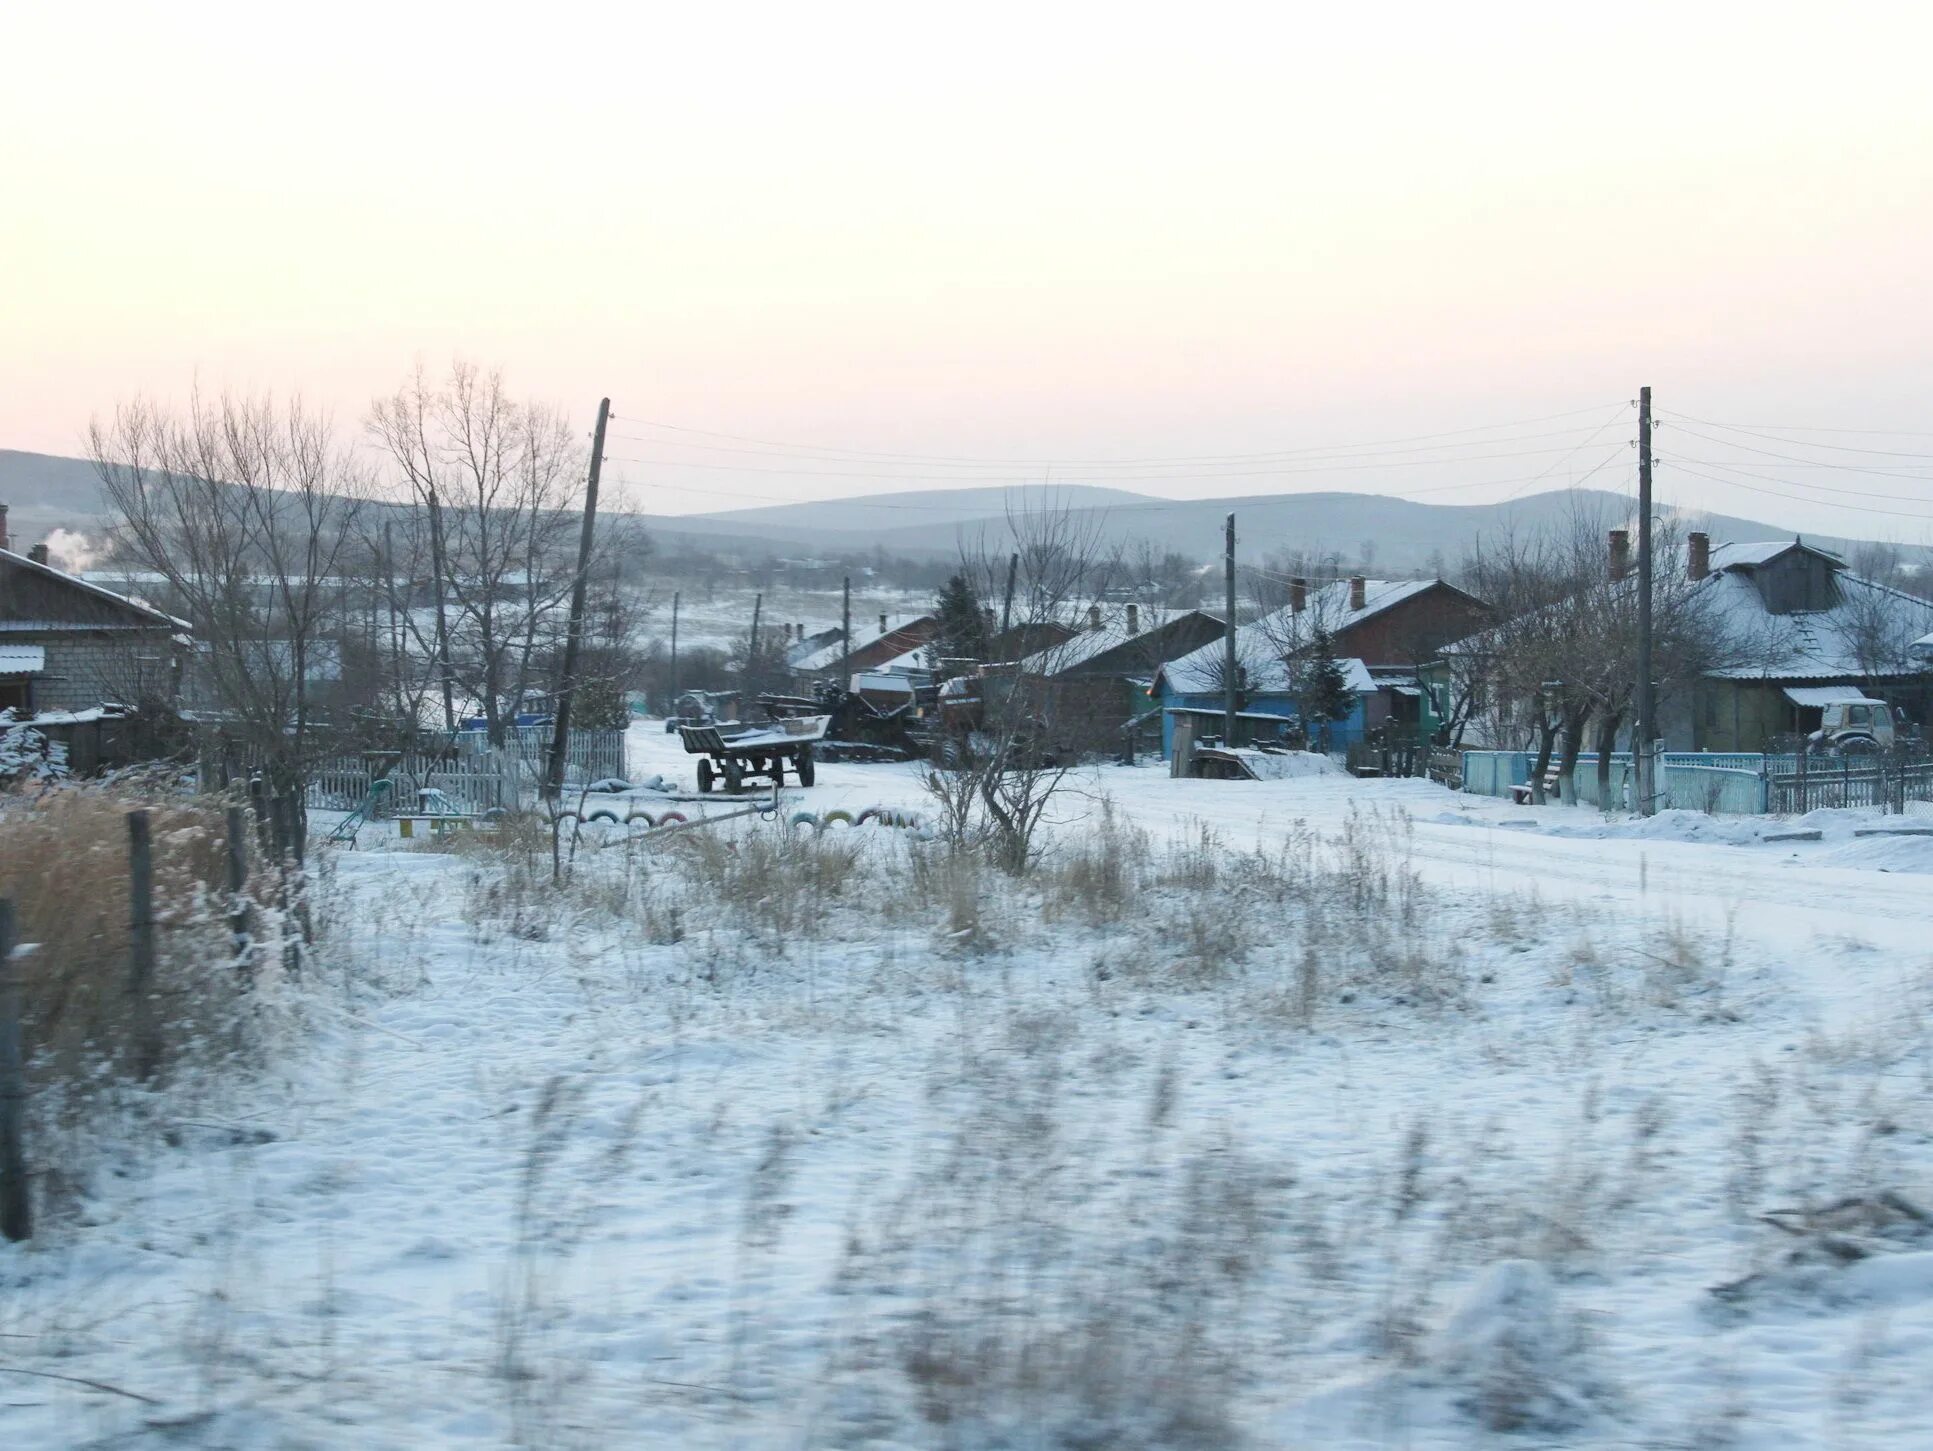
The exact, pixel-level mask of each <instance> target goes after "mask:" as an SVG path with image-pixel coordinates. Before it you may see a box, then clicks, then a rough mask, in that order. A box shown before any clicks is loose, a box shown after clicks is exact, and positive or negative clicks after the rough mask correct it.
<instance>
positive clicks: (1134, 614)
mask: <svg viewBox="0 0 1933 1451" xmlns="http://www.w3.org/2000/svg"><path fill="white" fill-rule="evenodd" d="M1140 633H1141V606H1139V605H1129V606H1128V638H1129V639H1130V640H1131V639H1133V638H1134V637H1135V636H1136V635H1138V634H1140Z"/></svg>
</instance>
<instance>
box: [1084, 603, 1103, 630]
mask: <svg viewBox="0 0 1933 1451" xmlns="http://www.w3.org/2000/svg"><path fill="white" fill-rule="evenodd" d="M1087 628H1088V629H1090V630H1098V629H1100V628H1101V607H1100V606H1099V605H1089V606H1088V607H1087Z"/></svg>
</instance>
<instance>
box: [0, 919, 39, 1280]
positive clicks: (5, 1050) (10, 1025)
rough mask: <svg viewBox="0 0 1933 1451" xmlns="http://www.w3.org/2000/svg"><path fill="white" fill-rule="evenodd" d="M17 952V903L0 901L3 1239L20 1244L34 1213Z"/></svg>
mask: <svg viewBox="0 0 1933 1451" xmlns="http://www.w3.org/2000/svg"><path fill="white" fill-rule="evenodd" d="M13 949H14V920H13V902H12V900H11V899H10V898H5V897H0V1235H5V1236H6V1237H7V1238H8V1239H11V1240H14V1241H16V1242H17V1241H19V1240H23V1239H25V1238H27V1236H28V1235H30V1234H32V1233H33V1232H34V1215H33V1201H32V1199H31V1198H30V1197H29V1195H28V1193H27V1151H26V1147H25V1132H26V1131H25V1128H24V1126H23V1124H24V1120H25V1119H26V1117H27V1070H26V1059H25V1055H24V1054H23V1053H22V1051H21V1047H20V975H19V968H18V967H16V966H15V964H14V960H13Z"/></svg>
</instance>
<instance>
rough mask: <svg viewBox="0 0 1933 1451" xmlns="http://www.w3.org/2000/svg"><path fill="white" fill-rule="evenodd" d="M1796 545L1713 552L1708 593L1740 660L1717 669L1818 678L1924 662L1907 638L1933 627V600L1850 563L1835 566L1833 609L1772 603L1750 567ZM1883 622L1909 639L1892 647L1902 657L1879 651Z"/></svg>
mask: <svg viewBox="0 0 1933 1451" xmlns="http://www.w3.org/2000/svg"><path fill="white" fill-rule="evenodd" d="M1792 547H1793V542H1792V541H1790V540H1787V541H1774V542H1772V543H1767V544H1756V545H1748V546H1735V545H1727V546H1725V547H1724V548H1723V549H1715V550H1713V551H1712V564H1713V569H1712V573H1711V575H1710V576H1709V577H1708V578H1707V579H1706V581H1705V598H1706V599H1707V601H1708V602H1709V607H1710V608H1711V609H1712V611H1713V612H1714V614H1715V617H1716V621H1717V623H1718V625H1719V628H1720V629H1721V630H1722V631H1723V633H1724V635H1725V637H1726V638H1727V640H1728V641H1729V642H1730V645H1731V648H1732V653H1733V654H1734V655H1735V656H1736V657H1737V661H1736V663H1734V664H1732V665H1728V666H1725V667H1723V668H1721V669H1718V670H1714V671H1712V672H1711V674H1713V675H1715V676H1719V677H1722V678H1726V679H1733V680H1817V679H1820V678H1826V679H1830V678H1832V677H1833V676H1848V677H1853V678H1871V677H1873V676H1876V675H1877V676H1886V675H1906V674H1912V673H1917V672H1918V671H1919V670H1920V669H1921V668H1922V667H1921V665H1920V664H1919V662H1917V661H1916V660H1914V659H1913V658H1912V647H1911V646H1909V645H1906V644H1904V643H1903V642H1904V641H1906V640H1910V639H1912V638H1913V637H1915V636H1926V635H1930V634H1933V603H1929V602H1928V601H1926V600H1923V599H1919V598H1917V597H1916V596H1913V595H1909V594H1904V593H1902V592H1901V591H1899V590H1896V589H1892V588H1890V587H1888V586H1886V585H1883V584H1876V583H1875V582H1873V581H1872V580H1869V579H1862V578H1860V576H1858V575H1856V574H1853V573H1852V572H1851V571H1849V570H1847V569H1845V568H1843V567H1835V568H1834V570H1833V581H1834V583H1835V585H1836V586H1837V589H1838V594H1839V602H1838V603H1837V604H1835V605H1834V606H1833V607H1832V608H1831V609H1825V610H1803V611H1795V612H1793V613H1792V614H1786V615H1775V614H1773V613H1772V612H1771V611H1770V610H1768V609H1766V607H1765V597H1764V596H1763V595H1762V594H1760V593H1759V588H1758V585H1757V584H1756V583H1755V582H1754V581H1753V579H1752V577H1751V573H1750V569H1751V568H1752V566H1754V565H1758V564H1763V563H1765V562H1766V561H1767V560H1770V559H1775V558H1777V557H1778V556H1779V555H1780V554H1783V553H1785V552H1786V550H1788V549H1790V548H1792ZM1803 547H1805V548H1808V549H1809V548H1811V546H1810V545H1806V546H1803ZM1734 551H1735V552H1734ZM1818 552H1820V553H1823V552H1824V551H1818ZM1827 557H1828V558H1830V557H1831V556H1827ZM1878 621H1884V622H1885V631H1884V632H1885V634H1886V635H1889V636H1891V637H1892V638H1893V639H1896V640H1899V641H1901V642H1902V643H1901V644H1898V645H1896V646H1893V647H1891V648H1894V649H1897V650H1898V651H1899V658H1897V659H1894V660H1875V659H1874V658H1872V657H1873V652H1874V649H1875V641H1874V639H1873V636H1874V629H1875V622H1878Z"/></svg>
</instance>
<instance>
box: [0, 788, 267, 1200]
mask: <svg viewBox="0 0 1933 1451" xmlns="http://www.w3.org/2000/svg"><path fill="white" fill-rule="evenodd" d="M136 806H147V807H148V809H149V812H150V822H151V832H152V842H153V863H154V867H153V871H154V917H155V931H154V936H155V966H154V977H153V980H152V982H151V984H150V987H149V990H148V991H147V992H146V993H138V992H136V991H135V990H134V988H133V985H132V983H131V942H130V931H129V869H128V824H127V818H128V812H129V811H130V810H131V809H132V808H134V807H136ZM224 838H225V822H224V818H223V815H222V811H221V809H220V806H219V805H209V804H205V803H195V802H185V801H164V802H159V803H155V802H150V801H146V800H142V799H138V798H136V797H133V796H130V795H128V794H125V793H123V792H120V791H116V790H112V789H107V790H103V789H99V788H86V787H80V786H72V787H67V788H64V789H62V790H59V791H54V792H50V793H48V794H46V795H44V796H40V797H38V798H37V799H33V800H25V799H16V800H13V801H10V802H8V803H7V805H6V807H5V809H4V810H0V882H4V883H5V890H6V892H7V894H8V895H9V896H11V897H12V899H13V902H14V906H15V911H16V914H17V921H18V927H19V938H20V941H21V942H22V943H24V944H31V948H30V950H29V951H27V952H26V953H24V955H23V956H22V957H21V958H20V959H19V960H18V962H17V965H16V971H17V973H18V975H19V981H20V985H21V989H22V1035H23V1038H24V1043H25V1048H26V1054H27V1077H28V1092H29V1101H30V1104H31V1109H30V1128H31V1132H32V1133H33V1135H34V1138H35V1141H36V1145H37V1149H36V1152H35V1153H34V1155H33V1158H34V1162H35V1164H36V1166H37V1167H38V1169H39V1173H40V1186H39V1187H40V1190H41V1197H42V1199H43V1202H53V1203H54V1204H55V1205H56V1206H57V1205H58V1201H59V1200H60V1199H61V1198H62V1197H63V1195H64V1193H65V1192H66V1191H68V1190H71V1189H73V1188H75V1187H77V1185H78V1183H79V1181H80V1180H81V1179H82V1178H83V1177H84V1174H85V1171H86V1167H87V1165H88V1163H89V1162H90V1159H91V1155H89V1154H87V1153H85V1152H83V1151H81V1150H80V1149H79V1148H78V1147H76V1144H77V1142H78V1141H77V1140H76V1139H75V1136H78V1135H85V1134H86V1133H87V1132H88V1131H89V1130H90V1129H91V1128H95V1127H98V1126H99V1124H100V1122H101V1119H100V1115H101V1114H103V1113H104V1112H106V1111H107V1110H109V1109H110V1108H124V1107H127V1106H128V1105H130V1104H131V1103H137V1102H138V1103H140V1104H142V1105H144V1106H146V1107H147V1108H148V1109H151V1110H154V1111H165V1110H167V1109H169V1108H170V1107H174V1106H178V1105H179V1104H180V1103H181V1102H185V1101H186V1100H187V1099H188V1098H189V1097H191V1096H192V1095H194V1094H195V1093H196V1092H197V1091H199V1090H200V1089H201V1088H202V1087H205V1086H206V1085H207V1084H208V1083H209V1082H211V1081H213V1080H214V1079H216V1078H218V1077H219V1076H220V1075H221V1074H222V1073H223V1072H224V1071H226V1070H228V1069H229V1068H232V1067H234V1066H236V1065H238V1064H239V1063H241V1062H243V1061H253V1060H255V1059H257V1058H258V1057H259V1048H260V1042H261V1038H262V1034H263V1031H264V1030H265V1026H266V1023H267V1020H268V1017H269V1015H270V1009H269V1008H268V1007H267V1006H266V1004H265V1003H264V1001H263V999H264V997H265V996H272V994H265V993H264V992H263V991H262V990H263V989H264V988H266V986H267V985H268V983H269V982H270V981H271V980H272V979H273V978H274V977H275V976H276V975H277V974H278V973H279V971H280V967H281V952H280V942H281V940H282V939H281V934H280V931H279V928H280V925H281V924H282V922H283V921H284V920H286V919H289V918H292V917H293V916H294V915H295V913H296V911H298V910H300V909H301V906H302V904H300V903H290V904H289V906H288V908H287V909H286V911H285V910H284V909H283V908H282V906H281V904H280V902H279V900H277V899H275V898H274V897H273V895H272V894H271V893H268V892H264V893H263V894H262V895H263V898H264V901H262V902H257V903H256V905H255V913H254V919H255V927H254V937H255V944H254V948H253V951H252V953H251V954H250V962H249V964H248V965H247V966H244V965H243V963H242V962H241V961H240V960H239V958H238V955H237V953H236V952H235V950H234V945H233V941H232V939H231V937H230V933H229V930H228V924H227V912H228V906H229V904H228V902H227V894H226V890H225V887H224V871H225V867H224V861H225V856H224V854H225V840H224ZM70 1141H73V1142H70ZM63 1146H65V1147H63ZM70 1150H72V1151H71V1152H70Z"/></svg>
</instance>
